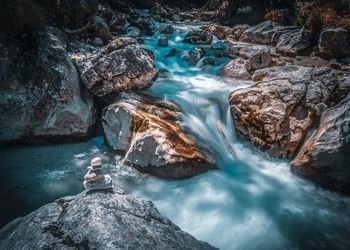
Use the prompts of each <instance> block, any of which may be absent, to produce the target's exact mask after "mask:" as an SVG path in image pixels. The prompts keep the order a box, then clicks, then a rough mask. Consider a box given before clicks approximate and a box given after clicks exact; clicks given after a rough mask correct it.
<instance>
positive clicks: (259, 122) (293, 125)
mask: <svg viewBox="0 0 350 250" xmlns="http://www.w3.org/2000/svg"><path fill="white" fill-rule="evenodd" d="M253 80H254V81H255V82H256V83H255V84H254V85H252V86H250V87H247V88H244V89H239V90H236V91H234V92H232V93H231V94H230V96H229V100H230V106H231V113H232V117H233V119H234V122H235V128H236V130H237V132H238V134H239V135H241V136H242V137H244V138H247V139H249V140H250V141H252V142H253V143H254V144H256V145H258V146H259V147H260V148H262V149H264V150H267V151H268V152H269V153H270V154H272V155H274V156H278V157H284V158H291V157H293V156H294V154H295V153H296V150H297V148H298V147H299V146H300V144H301V143H302V142H303V140H304V138H305V135H306V133H307V132H308V130H309V129H310V127H311V126H312V124H313V122H314V121H315V118H316V117H317V116H318V115H320V114H321V113H322V111H323V110H324V109H325V108H326V107H327V106H329V105H330V104H331V102H332V100H334V99H335V98H336V95H337V88H338V86H339V81H338V79H337V76H336V73H335V72H333V71H332V70H331V69H329V68H308V67H300V66H276V67H272V68H267V69H262V70H258V71H256V72H255V73H254V75H253Z"/></svg>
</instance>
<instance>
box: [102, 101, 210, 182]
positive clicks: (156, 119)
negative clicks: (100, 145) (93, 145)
mask: <svg viewBox="0 0 350 250" xmlns="http://www.w3.org/2000/svg"><path fill="white" fill-rule="evenodd" d="M174 109H178V108H177V106H176V105H175V104H173V103H170V102H162V101H158V100H154V99H153V98H150V97H147V96H135V95H126V96H124V97H123V98H122V99H121V100H119V101H118V102H116V103H114V104H112V105H110V106H108V107H107V108H105V110H104V112H103V116H102V117H103V118H102V119H103V129H104V132H105V135H106V139H107V142H108V143H109V145H110V146H111V147H112V149H114V150H118V151H121V152H124V153H125V156H124V158H123V160H124V163H125V164H127V165H130V166H132V167H135V168H136V169H138V170H139V171H141V172H147V173H151V174H154V175H156V176H160V177H163V178H187V177H191V176H193V175H196V174H199V173H202V172H204V171H206V170H208V169H213V168H214V162H213V161H212V160H210V159H209V158H208V157H207V156H206V155H205V154H204V153H202V152H201V151H200V150H199V148H198V147H197V145H196V143H195V142H194V140H192V139H191V138H190V137H189V136H188V135H187V134H186V133H185V132H184V131H183V129H182V127H181V126H180V125H179V124H178V120H179V118H178V114H177V113H176V112H175V111H174Z"/></svg>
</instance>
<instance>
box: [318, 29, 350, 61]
mask: <svg viewBox="0 0 350 250" xmlns="http://www.w3.org/2000/svg"><path fill="white" fill-rule="evenodd" d="M318 48H319V50H320V53H321V56H322V57H324V58H327V59H330V58H338V59H340V58H345V57H350V34H349V32H348V31H346V30H345V29H342V28H328V29H325V30H323V31H322V33H321V35H320V38H319V41H318Z"/></svg>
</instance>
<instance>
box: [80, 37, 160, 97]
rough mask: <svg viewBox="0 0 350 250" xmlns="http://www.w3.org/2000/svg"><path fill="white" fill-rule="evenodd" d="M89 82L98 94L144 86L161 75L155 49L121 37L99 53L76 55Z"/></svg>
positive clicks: (92, 90) (94, 92) (81, 70)
mask: <svg viewBox="0 0 350 250" xmlns="http://www.w3.org/2000/svg"><path fill="white" fill-rule="evenodd" d="M75 63H76V64H77V66H78V68H79V69H80V72H81V79H82V81H83V83H84V84H85V86H86V87H87V88H88V89H89V90H90V91H91V92H92V93H93V94H94V95H96V96H100V97H102V96H105V95H107V94H110V93H113V92H115V93H116V92H121V91H126V90H134V89H144V88H147V87H149V86H151V85H152V83H153V81H154V80H155V79H156V77H157V76H158V71H157V69H156V65H155V62H154V60H153V58H152V55H151V52H149V51H148V50H146V49H144V48H142V47H140V46H139V45H137V41H136V40H135V39H132V38H117V39H115V40H113V41H112V42H111V43H109V44H108V45H107V46H106V47H105V48H103V49H102V50H101V51H100V52H98V53H97V54H92V55H88V56H85V55H81V56H79V55H78V56H76V58H75Z"/></svg>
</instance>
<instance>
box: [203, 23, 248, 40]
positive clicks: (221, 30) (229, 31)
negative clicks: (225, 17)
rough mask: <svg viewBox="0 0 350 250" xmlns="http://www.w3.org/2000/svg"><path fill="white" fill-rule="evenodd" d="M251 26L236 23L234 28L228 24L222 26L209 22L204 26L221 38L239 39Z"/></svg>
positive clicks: (205, 29)
mask: <svg viewBox="0 0 350 250" xmlns="http://www.w3.org/2000/svg"><path fill="white" fill-rule="evenodd" d="M248 28H249V25H247V24H242V25H236V26H234V27H233V28H230V27H227V26H220V25H216V24H208V25H207V26H205V27H204V31H206V32H208V33H210V34H213V35H214V36H216V37H217V38H219V39H220V40H222V39H230V40H235V41H236V40H238V39H239V38H240V37H241V35H242V34H243V32H244V31H245V30H247V29H248Z"/></svg>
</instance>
